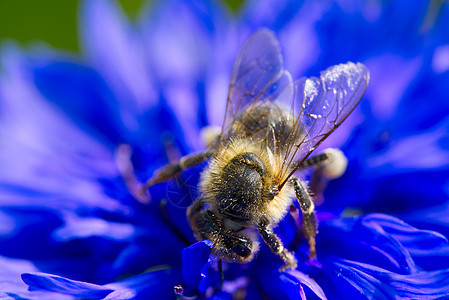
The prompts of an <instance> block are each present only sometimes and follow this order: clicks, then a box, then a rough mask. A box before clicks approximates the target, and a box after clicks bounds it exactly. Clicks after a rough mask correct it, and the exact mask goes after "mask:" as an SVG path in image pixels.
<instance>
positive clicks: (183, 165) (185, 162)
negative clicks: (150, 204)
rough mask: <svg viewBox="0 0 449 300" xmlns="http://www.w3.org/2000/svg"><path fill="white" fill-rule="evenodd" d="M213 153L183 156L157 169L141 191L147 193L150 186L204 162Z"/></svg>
mask: <svg viewBox="0 0 449 300" xmlns="http://www.w3.org/2000/svg"><path fill="white" fill-rule="evenodd" d="M212 155H214V153H213V152H201V153H197V154H193V155H187V156H183V157H181V159H180V160H179V161H178V162H176V163H173V164H169V165H166V166H165V167H162V168H161V169H159V170H157V171H156V173H155V174H154V175H153V177H151V178H150V179H149V180H148V181H147V182H146V183H145V185H144V186H143V187H142V189H141V191H140V192H141V193H142V194H145V191H146V190H147V189H148V188H149V187H151V186H153V185H155V184H158V183H161V182H164V181H167V180H169V179H171V178H173V177H175V176H176V175H178V174H179V173H181V172H182V171H183V170H185V169H187V168H191V167H193V166H195V165H197V164H199V163H202V162H203V161H205V160H207V159H208V158H210V157H211V156H212Z"/></svg>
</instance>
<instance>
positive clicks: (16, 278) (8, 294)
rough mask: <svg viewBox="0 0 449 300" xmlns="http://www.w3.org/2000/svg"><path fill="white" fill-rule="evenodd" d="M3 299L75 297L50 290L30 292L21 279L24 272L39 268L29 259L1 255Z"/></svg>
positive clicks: (0, 271)
mask: <svg viewBox="0 0 449 300" xmlns="http://www.w3.org/2000/svg"><path fill="white" fill-rule="evenodd" d="M0 264H1V266H2V267H1V268H0V282H1V291H0V298H1V299H49V300H51V299H58V300H59V299H61V300H65V299H73V298H72V297H70V296H64V295H58V294H55V293H50V292H30V291H28V286H27V285H26V284H25V283H24V282H23V281H22V280H21V278H20V274H21V273H23V272H36V271H37V268H36V267H35V266H34V265H33V264H32V263H31V262H29V261H25V260H18V259H11V258H6V257H0Z"/></svg>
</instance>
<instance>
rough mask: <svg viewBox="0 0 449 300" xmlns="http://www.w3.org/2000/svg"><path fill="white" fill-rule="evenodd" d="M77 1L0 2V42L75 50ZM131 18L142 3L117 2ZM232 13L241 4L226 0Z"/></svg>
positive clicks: (30, 0)
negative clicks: (5, 40) (12, 41)
mask: <svg viewBox="0 0 449 300" xmlns="http://www.w3.org/2000/svg"><path fill="white" fill-rule="evenodd" d="M79 2H80V1H78V0H61V1H59V0H0V41H3V40H4V39H13V40H15V41H17V42H19V44H20V45H22V46H25V47H26V46H28V45H30V44H31V43H32V42H33V41H38V40H40V41H45V42H46V43H48V44H50V45H51V46H53V47H55V48H59V49H64V50H71V51H78V50H79V48H80V47H79V45H78V33H77V9H78V6H79ZM119 2H120V3H121V5H122V7H123V8H124V10H125V11H126V13H127V14H128V15H129V16H130V18H131V19H134V18H135V17H136V16H137V15H138V13H139V10H140V8H141V7H142V4H143V3H144V2H145V0H120V1H119ZM226 2H227V3H228V4H229V6H230V7H231V8H232V9H233V10H236V9H237V7H238V6H240V3H241V1H237V0H228V1H226Z"/></svg>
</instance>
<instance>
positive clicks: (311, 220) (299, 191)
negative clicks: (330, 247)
mask: <svg viewBox="0 0 449 300" xmlns="http://www.w3.org/2000/svg"><path fill="white" fill-rule="evenodd" d="M290 182H291V184H293V188H294V190H295V194H296V199H297V200H298V203H299V207H300V208H301V212H302V230H303V232H304V235H305V237H306V239H307V242H308V243H309V248H310V255H309V258H314V257H316V250H315V236H316V233H317V222H316V218H315V205H314V203H313V200H312V197H310V195H309V193H308V192H307V190H306V189H305V188H304V186H303V185H302V184H301V181H300V180H299V179H298V178H292V179H290Z"/></svg>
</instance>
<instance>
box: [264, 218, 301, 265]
mask: <svg viewBox="0 0 449 300" xmlns="http://www.w3.org/2000/svg"><path fill="white" fill-rule="evenodd" d="M259 233H260V235H261V236H262V238H263V240H264V241H265V243H266V244H267V245H268V247H270V250H271V252H273V253H275V254H277V255H279V256H280V257H281V259H282V260H283V261H284V265H283V266H282V268H281V269H280V271H281V272H284V271H285V269H287V268H291V269H295V268H296V267H297V265H298V264H297V262H296V258H295V256H294V255H293V253H291V252H290V251H288V249H286V248H284V245H283V244H282V241H281V240H280V239H279V237H278V236H277V235H276V234H274V232H273V230H272V229H271V228H270V226H269V223H268V221H266V220H263V221H262V222H260V224H259Z"/></svg>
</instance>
